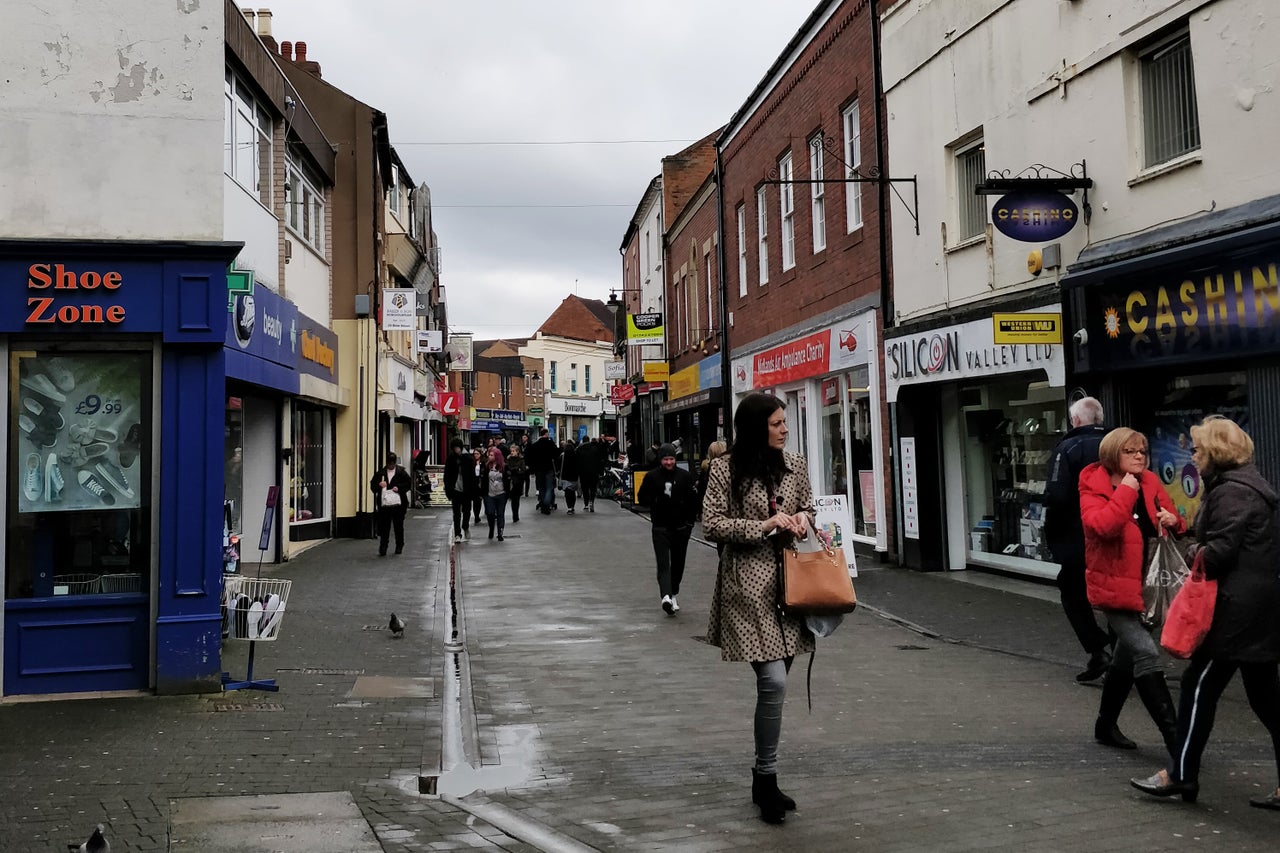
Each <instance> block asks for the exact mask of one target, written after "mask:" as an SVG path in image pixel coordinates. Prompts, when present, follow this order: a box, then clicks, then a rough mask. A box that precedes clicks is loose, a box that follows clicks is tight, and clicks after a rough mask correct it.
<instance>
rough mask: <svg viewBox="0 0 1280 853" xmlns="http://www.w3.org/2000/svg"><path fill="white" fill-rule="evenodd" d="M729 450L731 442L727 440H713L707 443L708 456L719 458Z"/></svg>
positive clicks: (709, 457)
mask: <svg viewBox="0 0 1280 853" xmlns="http://www.w3.org/2000/svg"><path fill="white" fill-rule="evenodd" d="M728 452H729V443H728V442H727V441H724V440H721V441H713V442H711V443H710V444H709V445H707V458H708V459H718V458H720V457H721V456H724V455H725V454H726V453H728Z"/></svg>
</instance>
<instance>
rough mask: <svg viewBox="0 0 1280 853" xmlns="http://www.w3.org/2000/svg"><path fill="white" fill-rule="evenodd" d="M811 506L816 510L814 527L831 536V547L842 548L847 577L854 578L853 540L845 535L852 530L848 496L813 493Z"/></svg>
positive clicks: (855, 562) (856, 568)
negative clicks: (847, 567) (847, 571)
mask: <svg viewBox="0 0 1280 853" xmlns="http://www.w3.org/2000/svg"><path fill="white" fill-rule="evenodd" d="M813 506H814V509H816V510H817V520H816V521H815V523H814V527H816V528H817V529H818V530H819V531H821V532H824V533H826V534H827V535H828V536H830V537H831V547H832V548H843V549H844V558H845V561H846V563H847V564H848V566H849V577H851V578H856V577H857V576H858V564H857V560H856V559H855V558H854V555H853V541H852V540H850V539H849V537H848V536H847V535H845V534H846V533H852V532H853V516H852V515H850V514H849V500H848V498H846V497H845V496H844V495H814V498H813Z"/></svg>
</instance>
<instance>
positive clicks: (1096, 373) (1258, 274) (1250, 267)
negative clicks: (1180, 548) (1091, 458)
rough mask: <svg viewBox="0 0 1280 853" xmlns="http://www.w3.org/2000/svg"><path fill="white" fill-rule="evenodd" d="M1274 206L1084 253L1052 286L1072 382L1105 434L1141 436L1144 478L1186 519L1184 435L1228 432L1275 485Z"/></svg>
mask: <svg viewBox="0 0 1280 853" xmlns="http://www.w3.org/2000/svg"><path fill="white" fill-rule="evenodd" d="M1278 269H1280V198H1272V199H1263V200H1260V201H1256V202H1251V203H1250V204H1248V205H1244V206H1242V207H1239V208H1233V209H1229V210H1225V211H1222V212H1220V213H1216V214H1210V215H1208V216H1204V217H1199V218H1197V219H1196V220H1193V221H1190V222H1187V223H1179V224H1178V225H1176V226H1171V227H1167V228H1163V229H1155V230H1153V231H1150V232H1147V233H1145V234H1143V235H1140V236H1138V237H1135V238H1127V239H1125V240H1120V241H1110V242H1108V243H1102V244H1099V245H1098V246H1095V247H1091V248H1089V249H1086V250H1085V252H1083V253H1082V254H1081V256H1080V261H1079V262H1078V263H1077V264H1075V265H1074V266H1072V267H1071V269H1070V270H1069V274H1068V275H1067V277H1066V278H1064V280H1063V302H1064V312H1065V316H1064V326H1065V329H1066V332H1067V334H1068V335H1070V334H1072V333H1073V332H1074V338H1073V343H1072V345H1071V346H1070V347H1069V349H1070V351H1071V353H1070V355H1071V357H1070V362H1069V364H1070V368H1071V371H1072V373H1071V381H1072V383H1074V384H1075V385H1077V386H1079V387H1080V388H1081V389H1082V390H1084V391H1085V392H1087V393H1089V394H1092V395H1093V396H1096V397H1098V398H1099V399H1100V400H1101V401H1102V403H1103V406H1104V408H1105V409H1106V414H1107V424H1108V425H1109V426H1122V425H1123V426H1129V427H1132V428H1134V429H1137V430H1140V431H1142V432H1143V433H1145V434H1146V435H1147V437H1148V441H1149V443H1150V445H1151V450H1152V456H1151V466H1152V469H1153V470H1154V471H1155V472H1156V473H1157V475H1159V477H1160V479H1161V481H1162V482H1163V483H1164V485H1165V488H1166V489H1167V490H1168V491H1169V493H1170V495H1171V497H1172V498H1173V500H1174V503H1175V504H1176V505H1177V506H1178V509H1179V511H1180V512H1181V513H1182V514H1183V515H1184V516H1186V517H1187V518H1188V520H1192V519H1194V516H1195V513H1196V510H1197V509H1198V508H1199V504H1200V496H1201V483H1200V479H1199V474H1198V473H1197V471H1196V469H1195V467H1194V466H1193V465H1192V464H1191V439H1190V433H1189V428H1190V427H1191V426H1192V425H1193V424H1195V423H1198V422H1199V421H1200V420H1201V419H1202V418H1203V417H1204V416H1205V415H1208V414H1219V415H1224V416H1226V417H1229V418H1231V419H1232V420H1235V421H1236V422H1238V423H1239V424H1240V425H1241V426H1242V427H1243V428H1244V429H1245V430H1246V431H1247V432H1248V433H1249V434H1250V435H1251V436H1252V438H1253V439H1254V442H1255V445H1256V455H1257V463H1258V467H1259V469H1260V470H1261V471H1262V473H1263V475H1264V476H1266V477H1267V478H1268V479H1269V480H1270V481H1271V482H1278V481H1280V279H1278V274H1277V272H1278Z"/></svg>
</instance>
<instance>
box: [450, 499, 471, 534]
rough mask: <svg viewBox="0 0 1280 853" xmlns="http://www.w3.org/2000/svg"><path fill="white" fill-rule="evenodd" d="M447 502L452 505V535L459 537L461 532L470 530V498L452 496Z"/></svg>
mask: <svg viewBox="0 0 1280 853" xmlns="http://www.w3.org/2000/svg"><path fill="white" fill-rule="evenodd" d="M449 502H450V503H451V504H453V535H454V536H461V535H462V531H464V530H469V529H471V498H468V497H463V496H462V495H454V496H453V497H451V498H449Z"/></svg>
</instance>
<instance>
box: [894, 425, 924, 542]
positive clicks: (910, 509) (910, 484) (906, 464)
mask: <svg viewBox="0 0 1280 853" xmlns="http://www.w3.org/2000/svg"><path fill="white" fill-rule="evenodd" d="M898 443H899V444H900V445H901V446H902V535H903V536H905V537H906V538H908V539H919V538H920V506H919V504H918V502H917V496H916V489H917V487H918V482H917V479H916V440H915V438H914V437H913V436H903V437H902V438H900V439H898Z"/></svg>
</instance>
